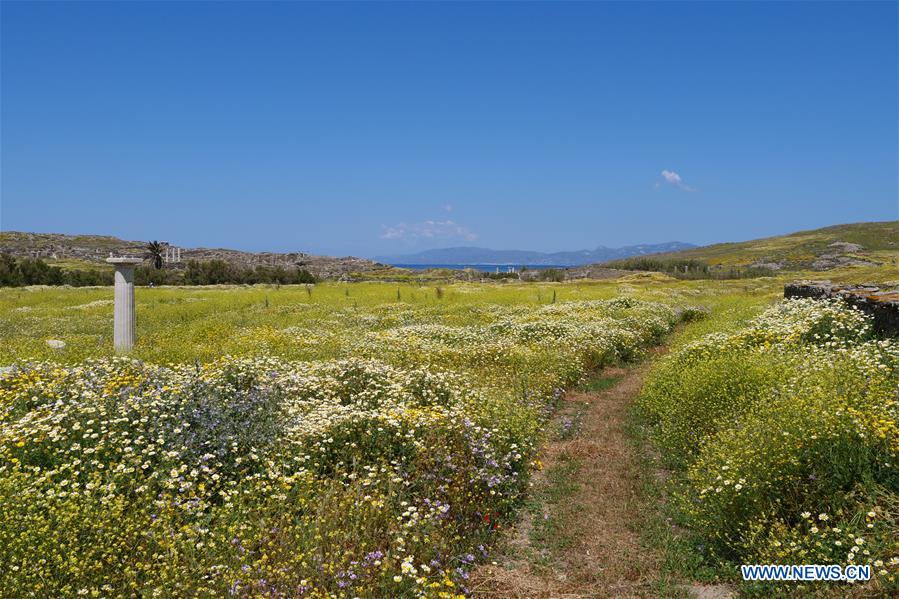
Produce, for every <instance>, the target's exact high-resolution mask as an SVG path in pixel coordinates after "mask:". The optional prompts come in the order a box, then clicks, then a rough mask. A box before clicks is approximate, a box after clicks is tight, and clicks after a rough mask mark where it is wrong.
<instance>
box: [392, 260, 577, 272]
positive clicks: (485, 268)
mask: <svg viewBox="0 0 899 599" xmlns="http://www.w3.org/2000/svg"><path fill="white" fill-rule="evenodd" d="M390 266H395V267H396V268H408V269H411V270H427V269H429V268H446V269H449V270H465V269H466V268H473V269H474V270H479V271H481V272H494V273H495V272H510V270H509V269H514V272H520V271H521V270H522V269H528V270H546V269H548V268H570V267H568V266H562V265H560V264H401V263H395V262H392V263H390Z"/></svg>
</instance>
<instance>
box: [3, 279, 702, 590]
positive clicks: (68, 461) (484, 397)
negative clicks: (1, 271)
mask: <svg viewBox="0 0 899 599" xmlns="http://www.w3.org/2000/svg"><path fill="white" fill-rule="evenodd" d="M373 287H374V286H373ZM479 289H480V288H479V287H469V288H465V291H463V290H462V289H455V290H453V291H454V292H455V294H456V296H457V297H456V300H457V301H452V297H444V298H443V299H441V300H436V298H435V301H434V303H431V302H428V303H424V302H421V303H418V304H417V305H415V304H409V303H403V302H396V303H387V304H384V303H374V302H370V303H369V305H368V306H364V307H359V306H354V305H352V304H349V305H348V304H347V303H344V302H345V300H346V297H347V296H346V295H343V294H341V295H336V294H335V295H332V296H329V301H328V303H327V304H326V305H324V306H321V308H323V309H322V310H321V311H317V310H310V311H311V313H312V315H311V316H310V315H307V316H306V324H307V326H308V327H309V328H290V327H288V328H285V329H281V330H274V329H272V328H270V327H269V328H266V329H255V330H250V331H247V332H249V334H250V335H251V337H250V339H249V340H245V345H244V347H246V348H248V349H250V350H251V351H249V352H247V354H255V355H246V354H245V355H244V356H240V357H237V356H234V357H220V358H218V359H214V360H212V361H211V362H208V363H205V364H200V363H194V362H193V361H192V360H191V359H187V358H188V356H190V352H185V353H179V352H178V351H172V352H171V353H170V354H168V357H169V359H170V360H171V361H173V362H180V364H177V363H175V364H171V365H165V366H164V365H154V364H153V363H150V362H139V361H136V360H132V359H123V358H103V359H99V360H87V361H81V360H74V361H73V363H72V365H69V366H64V365H61V364H59V363H58V362H32V363H26V362H24V361H21V360H20V361H18V363H19V366H18V367H17V368H16V369H15V370H14V371H13V372H12V373H9V374H7V375H6V376H4V377H3V378H2V379H0V409H2V411H0V501H2V504H3V506H4V509H3V510H2V511H0V561H2V563H5V564H16V567H15V568H8V569H3V571H2V573H0V588H16V589H19V590H20V591H21V592H23V593H32V594H36V595H52V596H68V595H75V594H77V593H96V594H101V595H109V596H121V595H128V594H133V593H139V594H144V595H147V596H154V595H167V596H170V595H178V596H198V595H200V596H210V595H211V596H223V595H227V594H229V593H231V594H235V595H241V596H259V595H265V596H280V595H292V596H304V595H305V596H346V597H353V596H365V597H386V596H434V597H446V596H456V595H458V594H465V593H466V592H467V589H466V580H467V578H468V576H469V570H470V569H471V568H472V567H473V564H474V563H475V562H476V561H478V560H481V559H483V557H484V555H486V553H487V551H489V547H490V541H491V539H492V537H493V535H495V534H496V531H497V530H500V529H501V528H502V527H503V526H504V525H505V524H506V523H507V522H508V521H509V518H510V516H511V514H512V510H513V509H514V508H515V507H516V506H517V505H518V503H519V502H520V497H521V493H522V491H523V490H524V489H525V488H526V481H527V479H528V476H529V473H530V472H531V470H532V469H533V468H534V462H533V460H534V457H535V454H536V450H537V448H538V445H539V441H540V439H541V431H542V429H543V427H544V426H545V423H546V422H547V421H548V419H549V417H550V416H551V414H552V412H553V409H554V407H555V405H556V402H557V400H558V398H559V395H560V393H561V389H562V388H563V387H565V386H567V385H570V384H572V383H574V382H576V381H578V380H579V379H580V378H581V376H582V375H583V374H584V373H585V372H587V371H589V370H592V369H594V368H597V367H600V366H602V365H605V364H610V363H615V362H618V361H620V360H628V359H634V358H636V357H637V356H639V355H640V353H641V351H642V349H643V348H645V347H646V346H648V345H651V344H654V343H657V342H658V340H659V339H660V338H662V336H664V335H665V334H667V333H668V332H669V331H670V330H671V328H672V327H673V326H674V325H675V324H676V323H677V322H678V320H680V319H681V318H682V317H683V316H684V315H685V314H687V313H688V312H684V311H683V310H675V309H674V308H672V307H670V306H668V305H665V304H661V303H653V302H646V301H641V300H636V299H631V298H621V299H612V300H580V301H567V302H564V303H562V302H558V303H540V304H538V303H536V302H533V301H525V302H522V299H526V300H527V299H530V298H529V297H528V296H522V295H520V292H519V295H517V296H516V295H511V294H510V295H508V296H507V297H508V299H511V300H512V301H511V302H510V303H506V304H502V303H496V302H483V301H479V302H476V303H472V302H465V303H462V302H460V301H458V300H460V299H463V298H464V294H466V293H468V294H471V293H474V294H477V293H478V292H479ZM316 291H317V290H316ZM316 291H312V295H314V294H315V293H316ZM352 291H354V290H351V292H350V297H352ZM39 293H43V292H39ZM72 293H77V292H76V291H75V290H72ZM168 293H174V290H172V291H169V292H168ZM217 293H218V294H219V295H226V294H227V293H228V292H227V291H222V290H219V291H218V292H217ZM459 296H462V297H459ZM307 297H311V295H307ZM497 299H498V298H497ZM438 301H439V302H440V303H438ZM334 302H339V303H338V304H337V305H334ZM271 307H272V306H271V305H270V306H269V308H271ZM282 307H287V306H283V305H282ZM79 309H80V308H79ZM85 309H86V310H90V309H91V308H85ZM258 309H264V306H262V305H260V306H259V307H258ZM295 309H297V310H299V311H300V312H303V311H305V310H309V309H310V308H309V307H308V304H307V307H306V308H303V307H302V306H297V307H296V308H295ZM74 320H78V319H74ZM194 324H196V323H194ZM7 332H8V330H7ZM267 338H271V339H280V341H278V343H286V344H297V345H298V346H299V347H301V348H306V350H307V351H308V352H310V353H311V354H314V355H315V357H316V358H317V359H316V360H313V361H310V360H303V361H292V360H283V359H277V358H273V357H265V356H263V355H260V354H269V356H270V355H271V354H272V353H277V352H270V351H266V348H267V347H268V345H267V342H266V339H267ZM178 343H179V339H178V337H177V336H173V337H171V338H170V339H169V345H170V346H177V344H178ZM173 349H174V348H173ZM163 352H164V350H163ZM165 355H166V354H165V353H160V354H157V356H158V357H159V358H162V357H164V356H165ZM60 357H62V356H60ZM160 361H161V360H160Z"/></svg>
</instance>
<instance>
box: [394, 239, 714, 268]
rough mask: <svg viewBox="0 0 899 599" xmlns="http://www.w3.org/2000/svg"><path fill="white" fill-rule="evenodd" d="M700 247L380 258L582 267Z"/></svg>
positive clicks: (460, 250)
mask: <svg viewBox="0 0 899 599" xmlns="http://www.w3.org/2000/svg"><path fill="white" fill-rule="evenodd" d="M693 247H696V246H694V245H693V244H690V243H683V242H680V241H671V242H668V243H657V244H642V245H631V246H625V247H620V248H610V247H605V246H599V247H597V248H596V249H593V250H577V251H568V252H534V251H530V250H493V249H489V248H480V247H450V248H441V249H433V250H425V251H423V252H418V253H415V254H405V255H399V256H383V257H378V258H377V259H378V261H380V262H384V263H387V264H410V265H421V264H496V265H516V266H517V265H526V266H582V265H586V264H592V263H596V262H603V261H606V260H615V259H618V258H627V257H629V256H641V255H644V254H656V253H659V252H673V251H678V250H683V249H688V248H693Z"/></svg>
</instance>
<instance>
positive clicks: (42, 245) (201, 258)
mask: <svg viewBox="0 0 899 599" xmlns="http://www.w3.org/2000/svg"><path fill="white" fill-rule="evenodd" d="M161 243H162V246H163V248H164V249H166V250H170V249H171V248H175V247H178V248H179V249H180V252H179V255H180V258H181V259H180V261H179V262H170V263H168V264H167V268H175V269H178V268H184V267H185V266H186V264H187V262H188V261H190V260H196V261H198V262H207V261H210V260H223V261H225V262H227V263H229V264H232V265H235V266H245V267H246V266H249V267H253V266H281V267H284V268H304V269H306V270H308V271H309V272H311V273H312V274H313V275H315V276H316V277H319V278H321V279H339V278H346V277H351V276H352V275H353V274H355V273H370V272H373V271H383V270H390V268H391V267H389V266H385V265H383V264H379V263H377V262H372V261H371V260H365V259H363V258H355V257H352V256H347V257H343V258H333V257H330V256H315V255H312V254H307V253H305V252H289V253H278V252H242V251H239V250H231V249H219V248H184V247H180V246H175V245H174V244H170V243H168V242H161ZM145 246H146V243H145V242H141V241H126V240H124V239H118V238H116V237H110V236H105V235H63V234H58V233H20V232H15V231H8V232H4V233H0V254H3V253H5V254H12V255H13V256H16V257H21V258H43V259H44V260H49V261H54V260H80V261H84V262H96V263H102V262H103V261H104V260H105V259H106V258H107V257H108V256H109V255H110V254H114V255H116V256H139V257H143V256H144V253H145V251H146V250H145Z"/></svg>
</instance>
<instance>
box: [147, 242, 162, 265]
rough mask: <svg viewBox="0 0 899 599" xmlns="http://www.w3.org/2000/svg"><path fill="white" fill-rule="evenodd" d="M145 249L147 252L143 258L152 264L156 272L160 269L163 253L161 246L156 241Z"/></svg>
mask: <svg viewBox="0 0 899 599" xmlns="http://www.w3.org/2000/svg"><path fill="white" fill-rule="evenodd" d="M145 249H146V250H147V253H146V255H145V257H146V258H147V259H148V260H150V261H151V262H152V263H153V268H155V269H157V270H159V269H160V268H162V261H163V254H164V253H165V248H164V247H163V246H162V244H161V243H159V242H158V241H151V242H150V243H148V244H147V246H146V248H145Z"/></svg>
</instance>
